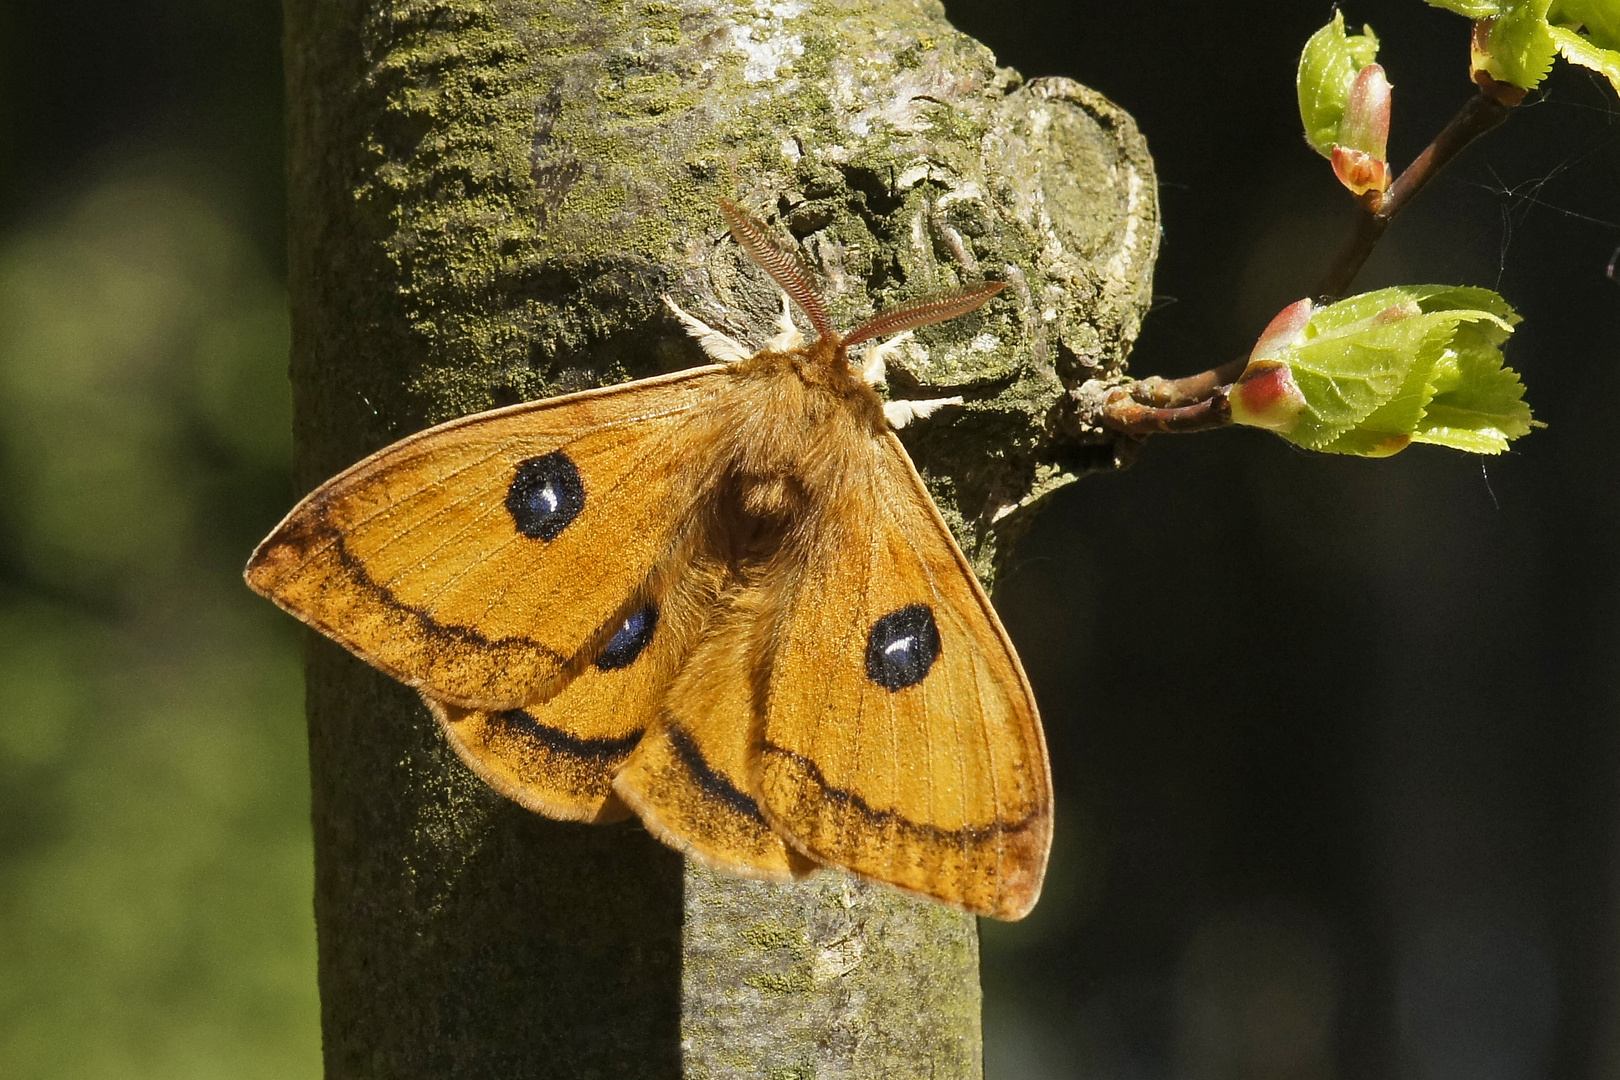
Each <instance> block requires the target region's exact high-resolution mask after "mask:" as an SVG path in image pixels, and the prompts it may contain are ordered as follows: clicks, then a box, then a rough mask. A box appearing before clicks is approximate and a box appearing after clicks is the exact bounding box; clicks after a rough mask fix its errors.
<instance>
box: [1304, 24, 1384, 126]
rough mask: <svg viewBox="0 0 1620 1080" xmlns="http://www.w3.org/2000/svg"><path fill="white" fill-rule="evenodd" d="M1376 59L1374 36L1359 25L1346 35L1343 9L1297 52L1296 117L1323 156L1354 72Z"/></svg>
mask: <svg viewBox="0 0 1620 1080" xmlns="http://www.w3.org/2000/svg"><path fill="white" fill-rule="evenodd" d="M1376 59H1378V36H1377V35H1376V34H1374V33H1373V32H1372V27H1370V26H1363V27H1362V28H1361V33H1359V34H1347V33H1346V32H1345V29H1344V14H1343V12H1339V11H1335V12H1334V13H1333V21H1332V22H1330V23H1328V24H1327V25H1326V26H1324V27H1322V28H1321V29H1320V30H1318V31H1317V32H1316V33H1314V34H1312V35H1311V36H1310V39H1309V40H1308V41H1306V42H1305V48H1304V49H1302V50H1301V51H1300V54H1299V70H1298V72H1297V74H1296V75H1295V80H1294V85H1295V88H1296V90H1297V91H1298V94H1299V119H1300V123H1301V124H1303V125H1304V128H1305V141H1306V142H1308V143H1310V144H1311V149H1313V150H1315V151H1316V152H1317V153H1318V154H1321V155H1322V156H1323V157H1329V156H1331V155H1332V153H1333V144H1334V143H1335V142H1337V141H1338V135H1339V125H1340V124H1341V123H1343V122H1344V107H1345V102H1347V101H1348V100H1349V98H1350V87H1351V84H1352V83H1354V82H1355V78H1356V72H1358V71H1360V70H1361V69H1362V68H1364V67H1366V66H1367V65H1368V64H1370V63H1372V62H1373V61H1374V60H1376Z"/></svg>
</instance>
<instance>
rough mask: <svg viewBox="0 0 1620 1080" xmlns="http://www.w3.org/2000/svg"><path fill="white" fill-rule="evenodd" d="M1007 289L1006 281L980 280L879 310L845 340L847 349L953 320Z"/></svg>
mask: <svg viewBox="0 0 1620 1080" xmlns="http://www.w3.org/2000/svg"><path fill="white" fill-rule="evenodd" d="M1006 287H1007V283H1006V282H1005V281H981V282H979V283H978V284H976V285H959V286H957V287H956V288H954V289H944V290H942V291H940V292H936V293H930V294H929V295H927V296H924V297H923V298H921V299H920V300H913V301H912V302H911V303H909V304H904V305H902V306H900V307H897V308H890V309H889V310H888V311H880V312H878V313H877V314H876V315H874V316H872V317H871V318H870V319H867V320H866V321H865V322H863V323H861V325H859V326H857V327H856V328H855V329H853V330H851V331H850V332H849V334H848V336H846V337H845V338H844V347H845V348H849V347H851V346H854V345H859V344H860V343H861V342H863V341H870V340H872V339H873V338H879V337H888V336H889V335H890V334H898V333H900V332H901V331H902V330H915V329H916V328H917V327H919V326H928V325H929V324H931V323H937V322H944V321H945V320H946V319H954V318H956V317H957V316H958V315H966V314H967V313H968V312H970V311H972V310H973V309H974V308H977V307H980V306H982V305H983V304H984V303H985V301H987V300H989V299H990V298H991V297H992V296H994V295H996V293H998V292H1000V291H1001V290H1002V289H1005V288H1006Z"/></svg>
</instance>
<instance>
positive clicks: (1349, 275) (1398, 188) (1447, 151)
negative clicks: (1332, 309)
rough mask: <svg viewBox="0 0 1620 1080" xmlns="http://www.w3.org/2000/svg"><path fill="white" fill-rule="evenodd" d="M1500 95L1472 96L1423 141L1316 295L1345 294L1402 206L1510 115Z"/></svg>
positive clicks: (1359, 225)
mask: <svg viewBox="0 0 1620 1080" xmlns="http://www.w3.org/2000/svg"><path fill="white" fill-rule="evenodd" d="M1502 96H1503V95H1500V94H1493V93H1492V92H1491V89H1490V88H1484V89H1481V90H1480V92H1479V93H1477V94H1475V95H1474V96H1473V97H1471V98H1469V99H1468V101H1467V103H1465V104H1464V105H1463V107H1462V108H1461V109H1459V110H1458V111H1457V115H1456V116H1453V117H1452V118H1451V122H1450V123H1449V124H1447V125H1446V126H1445V128H1443V129H1442V130H1441V132H1440V134H1438V135H1436V136H1435V137H1434V141H1433V142H1431V143H1429V145H1428V146H1426V147H1424V149H1423V153H1421V154H1419V155H1418V156H1417V160H1415V161H1413V162H1412V164H1410V165H1408V166H1407V167H1406V168H1405V169H1404V170H1403V171H1402V172H1401V175H1400V176H1398V177H1396V178H1395V182H1394V183H1393V184H1391V185H1390V187H1389V190H1388V191H1387V192H1385V193H1384V197H1383V199H1382V200H1380V201H1379V203H1378V206H1377V208H1376V210H1375V211H1374V212H1373V213H1371V214H1368V215H1366V216H1365V217H1363V218H1361V219H1360V220H1359V221H1358V222H1357V223H1356V231H1355V233H1354V234H1352V235H1351V237H1350V242H1349V243H1348V244H1346V245H1345V247H1344V250H1343V251H1341V252H1340V253H1339V257H1338V258H1337V259H1335V260H1334V262H1333V266H1332V267H1331V268H1330V269H1329V270H1328V272H1327V274H1326V276H1324V277H1323V278H1322V281H1321V284H1320V285H1319V286H1318V287H1317V289H1316V295H1317V296H1321V297H1328V298H1332V299H1337V298H1339V297H1340V296H1343V295H1344V294H1345V292H1346V291H1347V290H1348V289H1349V288H1350V283H1351V282H1353V281H1354V280H1355V279H1356V275H1357V274H1359V273H1360V272H1361V268H1362V267H1363V266H1364V265H1366V262H1367V259H1368V257H1369V256H1371V255H1372V253H1373V249H1374V248H1375V247H1377V246H1378V241H1379V239H1380V238H1382V237H1383V235H1384V230H1385V229H1387V228H1389V223H1390V222H1391V221H1393V220H1394V219H1395V215H1396V214H1399V213H1400V212H1401V211H1402V210H1404V209H1405V208H1406V206H1407V204H1408V203H1410V202H1411V201H1412V199H1413V198H1415V197H1416V196H1417V193H1418V192H1420V191H1422V190H1423V188H1424V187H1425V186H1426V185H1427V184H1428V183H1429V181H1430V180H1433V179H1434V178H1435V177H1436V176H1438V175H1440V171H1441V170H1442V169H1444V168H1445V167H1446V166H1447V165H1449V164H1450V163H1451V161H1452V159H1453V158H1455V157H1456V156H1457V155H1458V154H1460V153H1462V151H1463V149H1464V148H1465V147H1467V146H1468V145H1469V144H1470V143H1472V142H1473V141H1474V140H1475V139H1477V138H1479V137H1480V136H1481V135H1483V134H1485V133H1486V132H1487V131H1490V130H1491V129H1493V128H1495V127H1497V126H1499V125H1500V124H1501V123H1502V122H1503V121H1504V120H1506V119H1507V118H1508V117H1509V116H1510V115H1512V113H1513V106H1512V105H1510V104H1508V103H1506V102H1505V101H1503V100H1502Z"/></svg>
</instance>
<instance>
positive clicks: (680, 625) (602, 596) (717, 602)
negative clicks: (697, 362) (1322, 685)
mask: <svg viewBox="0 0 1620 1080" xmlns="http://www.w3.org/2000/svg"><path fill="white" fill-rule="evenodd" d="M722 211H723V213H724V215H725V217H726V220H727V223H728V225H729V227H730V230H731V234H732V236H733V237H734V238H735V240H736V242H737V243H738V244H739V246H740V247H741V248H742V250H743V251H745V252H746V253H747V254H748V255H749V256H750V257H751V258H752V259H753V260H754V261H755V262H756V263H758V264H759V266H760V267H761V268H763V269H764V270H765V271H766V272H767V273H768V274H769V275H770V276H771V277H772V278H773V279H774V280H775V281H776V283H777V284H778V285H779V286H780V287H781V289H782V290H783V293H784V296H783V314H782V323H781V327H780V331H779V333H778V334H777V335H776V336H775V337H773V338H772V339H771V340H770V341H769V342H768V343H767V345H766V347H765V348H764V349H762V350H760V351H758V352H754V353H752V354H750V352H749V350H747V349H745V348H743V347H742V346H741V345H740V344H739V343H737V342H736V341H734V340H733V339H731V338H730V337H728V336H726V335H725V334H723V333H721V332H720V331H717V330H714V329H712V328H711V327H709V326H707V325H705V324H703V323H702V322H700V321H699V320H697V319H696V318H694V317H692V316H690V315H688V314H686V313H685V312H683V311H681V310H680V309H679V308H678V307H677V306H675V305H674V304H673V302H671V309H672V310H673V311H674V312H675V313H676V314H677V316H678V317H679V318H680V319H681V321H682V322H683V324H684V325H685V326H686V328H687V329H688V331H689V332H691V333H692V334H693V335H694V336H696V337H697V339H698V342H699V344H700V345H701V346H702V348H703V349H704V350H705V352H706V353H707V354H708V355H709V356H710V358H712V359H714V360H715V361H717V362H716V363H713V364H710V365H707V366H703V367H698V368H694V369H690V370H686V371H681V372H677V373H674V374H670V375H664V376H660V377H657V378H650V379H642V380H639V381H635V382H630V383H624V384H621V385H617V386H608V387H603V388H601V389H595V390H588V391H585V392H583V393H576V394H568V395H565V396H562V397H556V398H550V399H547V400H541V401H533V402H528V403H525V404H520V405H514V406H511V407H508V408H501V409H495V410H493V411H490V412H484V413H479V414H477V415H474V416H468V417H464V418H462V419H459V420H454V421H451V422H449V423H446V424H441V425H439V426H437V427H434V428H431V429H429V430H427V431H423V432H421V433H419V434H416V435H412V436H410V437H408V438H405V439H403V440H401V441H399V442H397V443H395V444H394V445H392V446H389V447H387V448H385V449H383V450H381V451H379V452H378V453H376V454H374V455H372V456H371V457H369V458H367V459H366V460H364V461H362V462H360V463H359V464H357V465H355V466H353V467H352V468H350V469H348V470H347V471H346V472H344V473H342V474H340V475H339V476H337V477H335V478H333V479H332V480H329V481H328V482H326V483H325V484H323V485H322V486H321V487H320V488H318V489H316V490H315V491H314V492H313V493H311V494H310V495H309V496H308V497H306V498H305V499H304V500H303V501H302V502H300V503H299V504H298V506H297V507H295V508H294V509H293V510H292V512H291V513H289V514H288V515H287V517H286V519H285V520H283V521H282V522H281V524H280V525H278V526H277V527H276V528H275V530H274V531H273V532H272V533H271V534H270V535H269V537H268V538H266V539H265V541H264V542H263V543H262V544H260V545H259V548H258V549H257V550H256V551H255V552H254V553H253V557H252V559H251V560H250V561H249V563H248V566H247V571H246V577H247V581H248V584H249V585H250V586H251V587H252V588H253V589H255V590H256V591H258V592H260V593H262V594H263V595H265V596H267V597H269V598H270V599H271V600H273V601H274V602H275V603H276V604H278V605H280V606H281V607H282V608H284V609H285V610H287V611H288V612H290V613H291V614H293V615H294V616H296V617H297V618H299V619H301V620H303V621H304V622H306V623H308V624H309V625H310V626H312V627H314V628H315V629H316V630H319V631H320V632H321V633H323V634H325V635H327V636H328V637H331V638H332V639H334V640H336V641H337V642H339V643H340V644H342V645H343V646H345V647H346V648H348V649H350V650H351V651H353V652H354V653H355V654H356V655H358V656H359V657H361V658H362V659H364V660H366V661H367V662H369V663H371V664H373V665H375V666H376V667H378V668H380V669H381V670H383V671H385V672H387V673H388V674H389V675H392V676H393V677H394V678H397V679H399V680H401V681H402V682H404V683H406V684H408V685H409V686H411V687H413V688H415V689H416V690H417V691H419V692H420V693H421V695H422V697H423V698H424V699H425V700H426V702H427V705H428V707H429V708H430V709H431V711H432V713H433V715H434V716H435V717H436V718H437V720H438V722H439V725H440V726H441V727H442V729H443V731H444V734H445V736H446V738H448V740H449V742H450V745H451V746H453V747H454V748H455V751H456V753H457V754H458V755H459V756H460V757H461V759H462V760H463V761H464V762H466V764H467V765H468V766H469V767H470V768H471V769H472V770H473V771H474V772H475V773H477V774H478V775H479V776H480V777H482V778H483V779H484V780H485V781H486V782H488V783H489V784H490V786H492V787H493V788H495V789H496V790H497V791H499V792H501V793H502V794H504V795H506V796H508V797H510V798H512V799H514V800H515V801H517V802H518V803H520V804H522V805H523V806H525V807H527V808H529V809H530V810H533V811H536V812H538V813H541V814H544V815H546V816H548V817H553V818H561V819H565V820H574V821H593V822H608V821H613V820H617V819H620V818H624V817H626V816H628V815H629V814H631V813H634V814H635V815H637V816H638V817H639V818H640V819H641V821H642V822H643V823H645V825H646V827H647V828H648V829H649V830H650V831H651V832H652V833H653V834H654V835H656V836H657V837H659V838H660V839H661V840H663V841H665V842H666V843H668V844H670V845H672V846H673V847H675V848H677V849H679V850H680V851H682V852H684V853H686V854H687V855H688V856H689V857H691V858H694V859H697V860H699V861H700V862H703V863H705V864H708V865H710V866H714V867H718V868H721V869H724V870H729V871H733V872H735V873H738V874H742V875H746V876H749V877H755V878H766V879H790V878H797V877H802V876H804V875H806V874H808V873H810V872H813V871H814V870H816V869H817V868H819V867H822V866H832V867H841V868H843V869H845V870H848V871H851V872H853V873H855V874H858V875H860V876H863V877H866V878H870V879H874V880H876V881H880V882H884V883H887V884H889V885H891V886H894V887H897V888H899V889H903V890H906V891H909V892H912V893H917V894H921V895H923V896H927V897H931V898H933V899H935V900H938V901H942V902H944V903H947V904H952V905H956V906H958V907H961V908H963V909H966V910H968V911H971V912H975V913H978V914H982V915H989V916H994V917H996V918H1001V919H1017V918H1021V917H1022V916H1023V915H1025V914H1026V913H1027V912H1028V911H1029V909H1030V908H1031V907H1032V906H1033V905H1034V903H1035V900H1036V898H1037V897H1038V896H1039V894H1040V888H1041V880H1042V877H1043V875H1044V873H1045V869H1046V860H1047V853H1048V850H1049V848H1050V845H1051V829H1052V785H1051V774H1050V769H1049V766H1048V762H1047V755H1046V746H1045V742H1044V737H1043V735H1042V732H1041V726H1040V720H1039V718H1038V715H1037V712H1036V707H1035V700H1034V697H1033V695H1032V693H1031V691H1030V687H1029V682H1028V680H1027V679H1026V677H1025V675H1024V671H1023V668H1022V667H1021V666H1020V664H1019V661H1018V657H1017V654H1016V653H1015V652H1014V651H1013V647H1012V644H1011V643H1010V641H1009V640H1008V638H1007V634H1006V631H1005V630H1004V629H1003V628H1002V626H1001V623H1000V621H999V620H998V619H997V618H996V613H995V611H994V609H993V608H992V607H991V606H990V602H989V600H988V599H987V598H986V596H985V594H984V591H983V589H981V588H980V586H979V583H978V581H977V580H976V579H975V578H974V576H973V572H972V570H971V569H970V568H969V565H968V563H967V560H966V559H965V558H964V557H963V555H962V552H961V550H960V549H959V548H958V547H957V545H956V542H955V540H954V539H952V537H951V534H950V531H949V530H948V529H947V528H946V526H945V523H944V521H943V520H942V519H941V517H940V515H939V511H938V510H937V509H936V508H935V506H934V504H933V502H932V500H931V499H930V497H929V495H928V491H927V489H926V488H925V486H924V484H923V481H922V479H921V477H920V476H919V475H918V473H917V470H916V468H915V467H914V466H913V464H912V462H911V459H910V457H909V456H908V455H907V454H906V451H905V448H904V447H903V446H902V445H901V443H900V440H899V439H898V438H897V437H896V436H895V433H894V430H893V424H895V423H900V422H904V421H905V420H906V419H908V418H911V417H915V416H920V415H925V414H926V412H927V411H929V410H928V408H927V404H928V403H921V402H918V403H904V402H889V403H887V404H886V403H885V402H884V400H883V398H882V397H881V396H880V395H879V394H878V392H877V391H876V390H875V389H874V384H875V383H880V382H881V380H882V369H883V366H884V362H885V356H886V355H887V354H886V352H885V345H873V346H871V348H870V349H869V351H868V353H867V354H866V362H865V363H864V364H863V365H862V368H861V369H860V370H857V369H856V367H855V366H854V365H852V363H851V361H850V355H849V350H850V349H852V348H854V347H855V346H857V345H860V344H863V343H867V342H873V341H875V340H876V339H878V338H880V337H885V336H887V335H898V334H901V333H902V332H904V331H907V330H910V329H913V328H916V327H920V326H925V325H928V324H930V323H935V322H940V321H942V320H945V319H950V318H954V317H956V316H959V315H962V314H964V313H966V312H969V311H972V310H973V309H975V308H977V307H979V306H980V305H982V304H983V303H985V302H986V301H988V300H989V299H990V298H991V297H992V296H994V295H995V294H996V293H997V292H998V291H999V290H1000V289H1001V287H1002V286H1001V285H1000V284H999V283H985V284H980V285H975V286H967V287H963V288H959V289H956V290H953V291H950V292H947V293H942V294H936V295H934V296H931V297H928V298H925V299H923V300H920V301H917V302H915V303H912V304H909V305H906V306H904V307H901V308H898V309H895V310H890V311H887V312H883V313H880V314H878V315H877V316H875V317H874V318H872V319H870V320H869V321H867V322H865V323H864V324H862V325H861V326H859V327H857V328H856V329H855V330H853V331H851V332H849V333H847V334H843V335H840V334H838V333H837V332H836V331H834V330H833V328H832V323H831V321H830V320H829V318H828V315H827V309H826V305H825V304H824V302H823V301H822V298H821V296H820V295H819V294H818V292H817V290H816V289H815V288H814V287H813V286H812V285H811V282H810V278H809V275H808V272H807V271H806V270H805V268H804V267H803V264H802V263H801V262H800V261H799V260H798V258H797V255H796V253H794V252H793V251H791V250H790V249H788V248H787V247H786V246H784V245H780V244H778V243H777V242H776V241H775V240H773V239H772V238H771V236H770V235H769V233H768V232H767V231H766V229H765V227H764V226H763V225H762V224H760V223H759V222H758V221H756V220H754V219H753V218H752V217H751V216H749V215H748V214H747V213H745V212H744V211H742V210H741V209H739V208H738V207H736V206H733V205H731V204H729V203H724V204H722ZM789 297H791V299H792V302H793V303H795V304H797V306H798V307H799V309H800V310H801V311H802V312H803V313H804V315H805V316H806V317H807V318H808V319H809V321H810V323H811V325H812V326H813V327H814V329H815V337H814V338H813V339H811V340H809V341H806V340H805V338H804V337H803V336H802V335H801V334H800V333H799V332H798V330H797V329H795V328H794V326H793V323H792V320H791V317H790V312H789V309H788V298H789Z"/></svg>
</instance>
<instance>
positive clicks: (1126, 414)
mask: <svg viewBox="0 0 1620 1080" xmlns="http://www.w3.org/2000/svg"><path fill="white" fill-rule="evenodd" d="M1101 419H1102V423H1103V426H1104V427H1106V428H1108V429H1109V430H1110V431H1117V432H1120V433H1121V434H1124V435H1157V434H1187V433H1189V432H1194V431H1212V430H1214V429H1215V428H1222V427H1227V426H1229V425H1230V424H1231V423H1232V406H1231V403H1230V402H1229V401H1228V400H1227V397H1226V388H1225V387H1224V386H1222V387H1217V388H1215V389H1214V390H1213V391H1211V392H1210V393H1209V394H1208V395H1207V396H1206V397H1205V398H1204V400H1202V401H1200V402H1197V403H1196V404H1193V405H1181V406H1177V407H1174V408H1158V407H1156V406H1152V405H1143V404H1142V403H1141V402H1139V401H1137V400H1136V399H1135V398H1133V397H1132V396H1131V391H1130V387H1128V386H1122V387H1120V388H1118V389H1117V390H1115V391H1114V392H1113V393H1111V394H1109V395H1108V400H1107V401H1106V402H1105V403H1104V404H1103V410H1102V416H1101Z"/></svg>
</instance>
